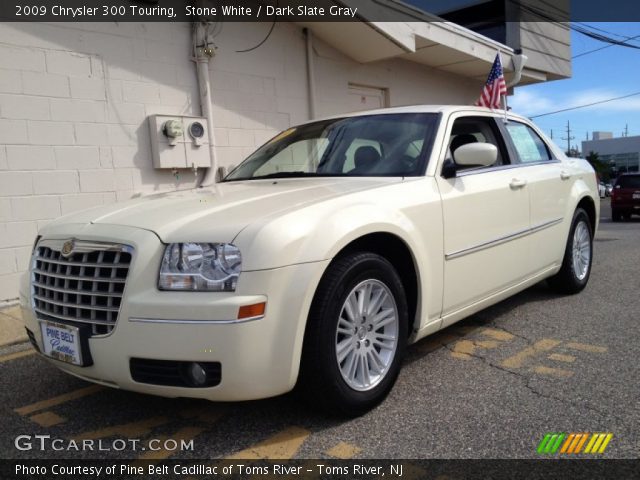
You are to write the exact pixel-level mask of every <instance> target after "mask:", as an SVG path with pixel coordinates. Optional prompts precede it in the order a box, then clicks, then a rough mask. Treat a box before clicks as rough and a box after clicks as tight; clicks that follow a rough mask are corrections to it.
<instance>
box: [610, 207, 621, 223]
mask: <svg viewBox="0 0 640 480" xmlns="http://www.w3.org/2000/svg"><path fill="white" fill-rule="evenodd" d="M611 220H613V221H614V222H619V221H621V220H622V214H621V213H620V212H619V211H618V210H616V209H615V208H612V209H611Z"/></svg>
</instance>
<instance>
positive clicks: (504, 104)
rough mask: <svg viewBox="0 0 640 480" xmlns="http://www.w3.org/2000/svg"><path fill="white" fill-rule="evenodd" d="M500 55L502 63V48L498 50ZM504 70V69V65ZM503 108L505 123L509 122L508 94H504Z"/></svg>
mask: <svg viewBox="0 0 640 480" xmlns="http://www.w3.org/2000/svg"><path fill="white" fill-rule="evenodd" d="M498 57H499V58H500V65H502V55H500V50H498ZM502 68H503V71H504V67H502ZM502 108H503V110H504V120H503V122H504V123H508V122H509V119H508V118H507V94H506V93H505V94H504V95H502Z"/></svg>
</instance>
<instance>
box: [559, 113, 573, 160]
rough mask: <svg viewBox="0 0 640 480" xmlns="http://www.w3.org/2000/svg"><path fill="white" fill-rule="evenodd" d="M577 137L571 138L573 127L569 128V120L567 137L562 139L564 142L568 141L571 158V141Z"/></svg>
mask: <svg viewBox="0 0 640 480" xmlns="http://www.w3.org/2000/svg"><path fill="white" fill-rule="evenodd" d="M574 138H575V137H572V136H571V127H570V126H569V120H567V136H566V138H565V137H562V140H566V141H567V155H568V156H571V140H573V139H574Z"/></svg>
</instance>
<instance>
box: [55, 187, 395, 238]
mask: <svg viewBox="0 0 640 480" xmlns="http://www.w3.org/2000/svg"><path fill="white" fill-rule="evenodd" d="M397 181H401V179H399V178H380V179H377V178H305V179H278V180H273V179H272V180H251V181H240V182H225V183H219V184H216V185H215V186H212V187H207V188H200V189H191V190H181V191H174V192H168V193H159V194H153V195H148V196H144V197H140V198H136V199H132V200H128V201H126V202H122V203H117V204H112V205H105V206H101V207H96V208H92V209H90V210H85V211H82V212H77V213H72V214H70V215H66V216H64V217H61V218H59V219H58V220H55V221H54V222H52V223H51V224H50V225H51V226H52V227H60V226H63V225H64V224H71V223H72V224H90V223H93V224H112V225H123V226H130V227H137V228H142V229H145V230H150V231H152V232H154V233H156V235H158V237H160V239H161V240H162V241H164V242H184V241H191V242H211V241H215V242H231V241H232V240H233V239H234V238H235V237H236V236H237V235H238V233H240V231H241V230H242V229H243V228H245V227H246V226H247V225H249V224H250V223H252V222H253V221H256V220H260V219H264V218H265V217H268V216H274V215H278V214H282V213H285V212H289V211H291V210H294V209H298V208H302V207H304V206H306V205H309V204H312V203H317V202H321V201H326V200H328V199H330V198H334V197H337V196H341V195H345V194H349V193H353V192H357V191H361V190H366V189H370V188H375V187H377V186H381V185H384V184H388V183H394V182H397Z"/></svg>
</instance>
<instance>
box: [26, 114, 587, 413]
mask: <svg viewBox="0 0 640 480" xmlns="http://www.w3.org/2000/svg"><path fill="white" fill-rule="evenodd" d="M598 218H599V201H598V186H597V183H596V177H595V173H594V171H593V169H592V168H591V167H590V166H589V164H588V163H587V162H586V161H584V160H580V159H575V158H567V157H565V155H564V154H563V152H562V151H561V150H559V149H558V147H557V146H556V145H554V143H553V142H550V141H549V140H548V139H547V138H545V136H544V135H543V134H542V133H541V132H540V130H539V129H538V128H536V127H535V126H534V125H533V124H531V123H530V122H529V121H528V120H527V119H525V118H522V117H519V116H515V115H512V114H509V115H508V121H505V119H504V116H503V113H502V112H500V113H499V112H492V111H490V110H488V109H483V108H475V107H463V106H457V107H449V106H447V107H435V106H417V107H402V108H392V109H385V110H378V111H371V112H361V113H357V114H348V115H342V116H337V117H335V118H329V119H325V120H318V121H313V122H310V123H307V124H304V125H300V126H297V127H293V128H290V129H288V130H286V131H284V132H282V133H281V134H279V135H277V136H276V137H275V138H273V139H272V140H270V141H269V142H267V143H266V144H265V145H263V146H262V147H260V148H259V149H258V150H257V151H256V152H255V153H254V154H252V155H251V156H250V157H249V158H247V159H246V160H245V161H244V162H243V163H242V164H240V165H239V166H238V167H237V168H235V170H233V171H232V172H231V173H230V174H229V175H228V176H227V177H226V178H225V179H224V181H223V182H221V183H218V184H215V185H214V186H211V187H207V188H199V189H195V190H185V191H176V192H171V193H163V194H157V195H151V196H147V197H143V198H139V199H135V200H131V201H128V202H124V203H120V204H116V205H109V206H103V207H98V208H94V209H91V210H87V211H84V212H81V213H74V214H71V215H68V216H65V217H62V218H60V219H58V220H56V221H54V222H52V223H50V224H48V225H47V226H46V227H45V228H43V229H42V230H41V231H40V232H39V235H38V238H37V240H36V243H35V245H34V249H33V257H32V261H31V269H30V271H29V272H28V275H26V276H25V279H24V281H23V283H22V286H21V302H22V305H23V308H24V318H25V322H26V327H27V330H28V334H29V337H30V339H31V342H32V343H33V346H34V347H35V348H36V349H37V350H38V351H39V352H40V353H41V354H42V355H43V356H44V357H45V358H47V359H49V360H50V361H51V362H52V363H53V364H55V365H56V366H57V367H59V368H60V369H62V370H64V371H65V372H68V373H70V374H72V375H76V376H78V377H80V378H83V379H86V380H89V381H91V382H96V383H100V384H103V385H108V386H112V387H117V388H123V389H128V390H134V391H138V392H144V393H150V394H155V395H163V396H167V397H178V396H182V397H197V398H206V399H210V400H225V401H229V400H247V399H257V398H264V397H269V396H273V395H278V394H281V393H284V392H287V391H289V390H291V389H292V388H293V387H294V386H295V385H296V384H297V385H298V386H299V387H300V388H301V390H302V391H303V392H305V393H306V394H308V395H309V396H310V398H318V396H319V395H321V396H322V397H321V398H322V399H323V403H324V404H325V405H327V406H328V407H329V408H332V409H334V410H335V411H341V412H343V413H346V414H358V413H361V412H364V411H366V410H367V409H368V408H371V407H372V406H374V405H375V404H376V403H378V402H380V401H381V400H382V399H383V398H384V397H385V395H386V394H387V393H388V391H389V390H390V389H391V387H392V385H393V383H394V382H395V380H396V377H397V375H398V371H399V369H400V366H401V363H402V357H403V354H404V352H405V347H406V345H407V344H408V343H412V342H415V341H416V340H418V339H420V338H422V337H424V336H426V335H429V334H431V333H434V332H436V331H437V330H440V329H442V328H444V327H446V326H448V325H451V324H452V323H454V322H456V321H458V320H460V319H462V318H464V317H466V316H468V315H470V314H472V313H474V312H476V311H478V310H480V309H482V308H485V307H487V306H488V305H491V304H493V303H496V302H498V301H500V300H502V299H504V298H506V297H508V296H510V295H513V294H514V293H516V292H519V291H521V290H523V289H525V288H527V287H529V286H531V285H533V284H535V283H536V282H539V281H540V280H543V279H547V281H548V283H549V285H550V286H551V287H552V288H554V289H555V290H559V291H561V292H566V293H576V292H579V291H580V290H582V289H583V288H584V287H585V285H586V283H587V281H588V279H589V273H590V269H591V259H592V251H593V250H592V241H593V235H594V232H595V230H596V228H597V224H598Z"/></svg>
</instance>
